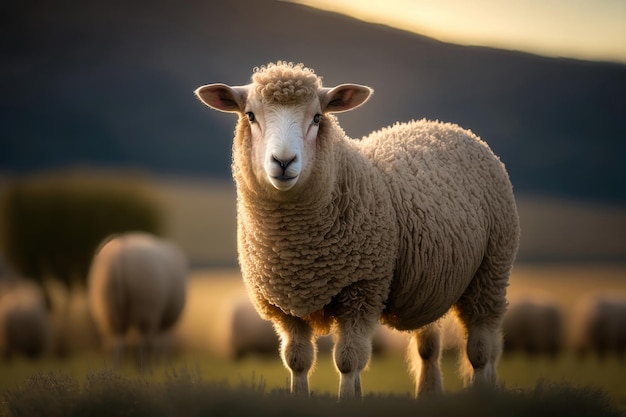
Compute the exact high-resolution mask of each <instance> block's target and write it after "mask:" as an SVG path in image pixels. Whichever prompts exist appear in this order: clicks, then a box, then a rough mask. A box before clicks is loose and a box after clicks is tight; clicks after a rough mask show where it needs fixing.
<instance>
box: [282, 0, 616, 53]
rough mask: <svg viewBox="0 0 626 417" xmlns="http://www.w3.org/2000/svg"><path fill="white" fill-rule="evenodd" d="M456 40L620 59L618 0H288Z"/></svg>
mask: <svg viewBox="0 0 626 417" xmlns="http://www.w3.org/2000/svg"><path fill="white" fill-rule="evenodd" d="M291 1H293V2H295V3H301V4H305V5H308V6H312V7H316V8H319V9H324V10H329V11H334V12H339V13H342V14H346V15H349V16H352V17H355V18H357V19H360V20H364V21H368V22H373V23H381V24H385V25H388V26H392V27H397V28H400V29H404V30H408V31H412V32H416V33H420V34H423V35H426V36H430V37H433V38H436V39H439V40H441V41H445V42H452V43H458V44H462V45H480V46H490V47H496V48H502V49H512V50H520V51H526V52H531V53H535V54H540V55H547V56H553V57H559V56H560V57H571V58H578V59H586V60H598V61H612V62H621V63H626V1H624V0H599V1H597V0H550V1H544V0H513V1H504V2H503V1H498V0H473V1H460V0H438V1H433V0H385V1H367V0H365V1H364V0H341V1H336V0H291Z"/></svg>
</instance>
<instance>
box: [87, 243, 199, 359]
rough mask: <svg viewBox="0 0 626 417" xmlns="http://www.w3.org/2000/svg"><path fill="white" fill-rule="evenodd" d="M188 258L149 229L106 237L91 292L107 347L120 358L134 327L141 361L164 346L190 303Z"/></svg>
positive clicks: (94, 267)
mask: <svg viewBox="0 0 626 417" xmlns="http://www.w3.org/2000/svg"><path fill="white" fill-rule="evenodd" d="M186 276H187V261H186V259H185V257H184V255H183V253H182V252H181V251H180V250H179V248H178V247H176V246H175V245H174V244H172V243H170V242H167V241H165V240H162V239H159V238H157V237H155V236H152V235H149V234H146V233H128V234H124V235H119V236H116V237H113V238H110V239H109V240H106V241H105V242H104V243H103V245H102V246H101V248H100V250H99V251H98V253H97V254H96V256H95V257H94V259H93V261H92V264H91V268H90V271H89V278H88V287H89V288H88V293H89V294H88V295H89V303H90V308H91V312H92V315H93V318H94V321H95V323H96V325H97V327H98V330H99V332H100V335H101V336H102V339H103V343H104V347H105V349H106V350H110V351H112V352H113V354H114V358H115V363H116V364H119V361H120V359H121V354H122V353H123V351H124V350H125V345H126V338H127V336H128V332H129V331H130V330H131V329H135V330H137V331H138V333H139V336H140V340H139V352H140V361H141V360H150V359H151V358H153V357H154V356H156V355H157V354H158V353H161V352H160V351H161V350H162V349H163V345H162V343H163V336H164V333H165V332H166V331H167V330H168V329H170V328H171V327H172V326H173V325H174V324H175V323H176V321H177V320H178V318H179V316H180V314H181V312H182V310H183V307H184V304H185V281H186Z"/></svg>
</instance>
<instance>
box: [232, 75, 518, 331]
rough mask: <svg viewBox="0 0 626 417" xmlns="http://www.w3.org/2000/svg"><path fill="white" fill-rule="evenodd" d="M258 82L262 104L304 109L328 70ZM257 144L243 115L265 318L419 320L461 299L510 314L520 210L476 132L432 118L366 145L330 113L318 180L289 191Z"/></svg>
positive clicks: (242, 197)
mask: <svg viewBox="0 0 626 417" xmlns="http://www.w3.org/2000/svg"><path fill="white" fill-rule="evenodd" d="M252 85H253V89H252V91H253V93H251V95H250V97H248V98H247V99H248V100H265V101H268V100H269V101H271V100H275V101H276V102H280V103H281V104H284V103H288V104H290V105H298V103H302V102H306V100H310V99H311V97H313V96H312V94H318V91H319V89H320V88H321V79H319V78H316V77H315V76H314V75H313V72H312V70H308V69H306V68H304V67H302V66H294V65H288V64H284V63H278V64H276V65H273V64H271V65H270V66H268V67H264V68H263V69H262V70H260V71H259V72H257V73H255V74H254V75H253V84H252ZM298 91H299V93H297V92H298ZM252 146H253V144H252V143H251V134H250V126H249V123H248V120H247V119H246V118H245V117H243V115H242V117H240V119H239V122H238V126H237V129H236V134H235V140H234V144H233V165H232V167H233V176H234V179H235V182H236V184H237V192H238V204H237V208H238V211H237V214H238V251H239V262H240V265H241V269H242V273H243V278H244V282H245V284H246V286H247V288H248V290H249V293H250V295H251V298H252V299H253V302H254V303H255V306H256V308H257V310H258V311H259V313H260V314H261V315H262V316H263V317H264V318H267V319H272V317H275V316H280V315H282V314H289V315H293V316H297V317H302V318H304V319H305V320H307V321H309V323H310V324H311V325H313V326H314V327H315V328H316V329H317V331H318V332H325V331H327V330H328V329H329V328H330V326H331V325H332V324H333V323H334V321H335V319H336V318H337V317H341V316H342V315H350V314H359V315H360V314H363V315H369V316H372V315H374V316H376V317H379V318H381V320H382V322H384V323H385V324H388V325H389V326H391V327H394V328H397V329H400V330H407V329H416V328H419V327H421V326H423V325H425V324H427V323H430V322H432V321H434V320H437V319H438V318H439V317H441V316H443V315H444V314H445V313H446V311H448V310H449V309H450V307H452V306H455V307H456V309H457V312H458V314H459V316H460V317H461V318H462V319H463V318H465V319H466V321H467V322H469V321H471V320H488V319H489V317H490V316H494V317H493V320H494V321H495V322H497V321H499V320H500V319H501V316H502V315H503V314H504V310H505V308H506V300H505V293H506V286H507V283H508V276H509V272H510V269H511V266H512V264H513V261H514V258H515V254H516V251H517V246H518V238H519V226H518V218H517V211H516V207H515V201H514V198H513V192H512V187H511V183H510V181H509V178H508V175H507V173H506V170H505V168H504V166H503V164H502V163H501V162H500V161H499V159H498V158H497V157H496V156H495V155H494V154H493V153H492V151H491V150H490V149H489V147H488V146H487V144H486V143H485V142H483V141H482V140H480V139H479V138H478V137H477V136H475V135H474V134H473V133H472V132H470V131H467V130H464V129H461V128H460V127H458V126H456V125H453V124H448V123H441V122H437V121H428V120H420V121H411V122H408V123H399V124H396V125H394V126H391V127H387V128H385V129H382V130H380V131H377V132H374V133H372V134H371V135H369V136H367V137H364V138H363V139H361V140H354V139H350V138H348V137H347V136H346V135H345V133H344V132H343V130H342V129H341V127H340V126H339V124H338V123H337V120H336V118H335V117H334V116H332V115H330V114H324V116H323V118H322V120H321V122H320V125H319V133H318V138H317V142H316V156H315V159H314V160H313V162H312V163H313V167H312V170H313V171H312V172H313V175H311V176H310V177H309V178H308V181H307V182H306V184H298V186H296V187H294V189H293V190H289V191H287V192H279V191H277V190H274V189H272V188H271V187H270V186H268V185H267V184H262V183H260V182H259V180H258V179H257V178H256V176H255V175H254V173H253V172H252V171H251V168H250V165H251V163H250V161H251V158H252Z"/></svg>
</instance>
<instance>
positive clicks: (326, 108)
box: [196, 77, 372, 192]
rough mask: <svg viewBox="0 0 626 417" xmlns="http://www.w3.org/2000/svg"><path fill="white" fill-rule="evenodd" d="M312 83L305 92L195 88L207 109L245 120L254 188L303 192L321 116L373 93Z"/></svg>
mask: <svg viewBox="0 0 626 417" xmlns="http://www.w3.org/2000/svg"><path fill="white" fill-rule="evenodd" d="M275 78H276V77H275ZM314 81H315V82H314V83H312V85H308V86H306V84H305V86H306V87H301V85H302V83H295V82H294V81H293V79H288V78H283V79H278V80H276V79H273V80H272V83H266V84H259V83H255V82H253V83H252V84H249V85H246V86H238V87H230V86H227V85H224V84H210V85H206V86H203V87H200V88H198V89H197V90H196V95H197V96H198V97H199V98H200V100H202V101H203V102H204V103H205V104H206V105H208V106H209V107H212V108H214V109H217V110H221V111H227V112H235V113H239V114H240V116H241V117H243V118H245V119H244V121H245V122H247V126H248V128H249V138H250V142H251V143H250V145H249V147H248V149H249V155H248V158H249V161H248V162H249V164H250V167H251V168H252V172H253V174H254V176H255V177H256V179H257V181H258V182H259V183H261V184H268V185H270V186H271V187H273V188H274V189H276V190H278V191H280V192H286V191H289V190H291V189H294V187H296V185H300V186H302V187H305V186H306V183H307V179H308V178H309V177H310V176H311V173H312V172H313V171H314V168H313V167H314V165H315V163H314V161H315V158H316V149H317V146H316V143H317V140H318V130H319V125H320V122H321V120H322V118H323V117H324V116H323V115H324V114H325V113H331V112H342V111H347V110H351V109H353V108H355V107H358V106H359V105H361V104H363V103H364V102H365V101H366V100H367V99H368V97H369V96H370V94H371V91H372V90H371V89H370V88H368V87H364V86H360V85H353V84H343V85H340V86H338V87H335V88H322V87H321V83H320V82H319V79H318V78H317V77H314ZM293 85H296V87H295V88H294V87H293ZM286 86H287V87H286Z"/></svg>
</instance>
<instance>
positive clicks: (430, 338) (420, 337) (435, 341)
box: [408, 323, 443, 397]
mask: <svg viewBox="0 0 626 417" xmlns="http://www.w3.org/2000/svg"><path fill="white" fill-rule="evenodd" d="M408 358H409V362H410V365H411V370H412V374H413V376H414V378H415V396H416V397H418V396H420V395H428V394H439V393H442V392H443V380H442V377H441V337H440V329H439V324H438V323H431V324H428V325H426V326H424V327H422V328H421V329H418V330H415V331H414V332H413V334H412V336H411V342H410V344H409V352H408Z"/></svg>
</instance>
